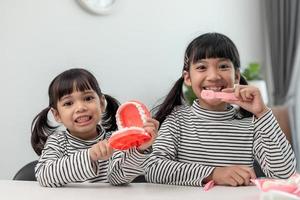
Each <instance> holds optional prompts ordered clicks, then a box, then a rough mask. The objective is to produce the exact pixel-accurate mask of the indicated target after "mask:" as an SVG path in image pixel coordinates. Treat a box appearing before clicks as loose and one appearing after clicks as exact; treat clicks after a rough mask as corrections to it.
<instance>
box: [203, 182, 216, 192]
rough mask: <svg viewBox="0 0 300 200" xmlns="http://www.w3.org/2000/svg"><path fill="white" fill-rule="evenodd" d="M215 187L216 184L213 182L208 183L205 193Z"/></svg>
mask: <svg viewBox="0 0 300 200" xmlns="http://www.w3.org/2000/svg"><path fill="white" fill-rule="evenodd" d="M214 186H215V182H214V181H213V180H211V181H208V182H207V183H206V184H205V186H204V188H203V190H204V191H207V190H209V189H211V188H213V187H214Z"/></svg>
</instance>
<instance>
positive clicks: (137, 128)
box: [108, 100, 151, 150]
mask: <svg viewBox="0 0 300 200" xmlns="http://www.w3.org/2000/svg"><path fill="white" fill-rule="evenodd" d="M147 117H150V112H149V110H148V109H147V107H146V106H145V105H144V104H142V103H141V102H139V101H135V100H133V101H128V102H126V103H124V104H122V105H121V106H120V107H119V109H118V110H117V114H116V120H117V125H118V131H116V132H114V133H113V134H112V136H111V137H110V139H109V141H108V142H109V145H110V146H111V147H112V148H114V149H119V150H126V149H129V148H131V147H139V146H140V145H141V144H143V143H145V142H147V141H149V140H150V139H151V136H150V135H149V134H148V133H147V132H145V130H144V129H143V125H144V123H145V122H146V119H147Z"/></svg>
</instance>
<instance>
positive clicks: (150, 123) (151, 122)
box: [146, 118, 159, 129]
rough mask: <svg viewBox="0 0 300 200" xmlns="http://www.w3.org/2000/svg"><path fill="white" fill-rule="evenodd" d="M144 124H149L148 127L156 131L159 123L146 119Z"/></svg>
mask: <svg viewBox="0 0 300 200" xmlns="http://www.w3.org/2000/svg"><path fill="white" fill-rule="evenodd" d="M146 123H147V124H149V125H150V126H153V127H154V128H155V129H158V127H159V122H158V121H157V120H156V119H153V118H147V119H146Z"/></svg>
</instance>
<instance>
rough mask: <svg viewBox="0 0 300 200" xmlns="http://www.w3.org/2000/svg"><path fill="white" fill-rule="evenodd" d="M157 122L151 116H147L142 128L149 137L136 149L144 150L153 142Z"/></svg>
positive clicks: (155, 135) (156, 130)
mask: <svg viewBox="0 0 300 200" xmlns="http://www.w3.org/2000/svg"><path fill="white" fill-rule="evenodd" d="M158 127H159V122H158V121H157V120H155V119H153V118H147V120H146V123H145V124H144V127H143V128H144V130H145V131H146V132H147V133H148V134H149V135H150V136H151V139H150V140H149V141H148V142H146V143H144V144H142V145H141V146H139V147H138V150H140V151H144V150H146V149H148V148H149V147H150V146H151V145H152V144H153V142H154V140H155V138H156V137H157V132H158Z"/></svg>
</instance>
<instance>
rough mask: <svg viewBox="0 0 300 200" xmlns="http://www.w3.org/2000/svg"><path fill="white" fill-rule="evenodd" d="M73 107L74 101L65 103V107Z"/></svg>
mask: <svg viewBox="0 0 300 200" xmlns="http://www.w3.org/2000/svg"><path fill="white" fill-rule="evenodd" d="M71 105H73V101H65V102H63V106H64V107H68V106H71Z"/></svg>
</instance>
